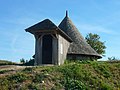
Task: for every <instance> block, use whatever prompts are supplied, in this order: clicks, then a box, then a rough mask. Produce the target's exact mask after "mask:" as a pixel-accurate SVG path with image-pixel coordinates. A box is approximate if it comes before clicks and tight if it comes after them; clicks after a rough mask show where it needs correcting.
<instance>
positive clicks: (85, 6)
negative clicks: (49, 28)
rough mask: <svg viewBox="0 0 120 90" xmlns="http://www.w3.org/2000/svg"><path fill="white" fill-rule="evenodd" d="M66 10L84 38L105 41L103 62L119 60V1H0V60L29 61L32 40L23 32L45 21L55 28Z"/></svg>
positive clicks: (32, 48)
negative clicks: (94, 35)
mask: <svg viewBox="0 0 120 90" xmlns="http://www.w3.org/2000/svg"><path fill="white" fill-rule="evenodd" d="M65 10H68V12H69V17H70V18H71V20H72V21H73V23H74V24H75V25H76V27H77V28H78V29H79V31H80V32H81V34H82V35H83V36H84V37H85V36H86V35H87V34H88V33H90V32H91V33H96V34H98V35H100V37H101V40H102V41H105V42H106V43H105V45H106V47H107V49H106V57H104V58H103V60H104V59H107V58H108V57H111V56H115V57H116V58H120V55H119V53H120V40H119V36H120V0H0V59H5V60H11V61H14V62H19V60H20V59H21V58H25V59H30V58H31V56H32V55H33V54H34V37H33V35H32V34H29V33H27V32H25V30H24V29H26V28H27V27H29V26H31V25H33V24H35V23H38V22H40V21H42V20H44V19H46V18H49V19H50V20H52V21H53V22H54V23H55V24H56V25H58V24H59V23H60V22H61V20H62V19H63V18H64V16H65Z"/></svg>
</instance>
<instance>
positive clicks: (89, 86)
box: [0, 62, 120, 90]
mask: <svg viewBox="0 0 120 90" xmlns="http://www.w3.org/2000/svg"><path fill="white" fill-rule="evenodd" d="M6 73H8V74H6ZM119 89H120V63H109V62H75V63H68V62H67V63H66V64H64V65H61V66H37V67H26V68H24V69H21V70H17V71H16V73H12V74H9V72H8V71H4V72H3V73H2V74H1V76H0V90H119Z"/></svg>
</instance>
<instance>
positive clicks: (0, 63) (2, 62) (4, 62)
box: [0, 60, 16, 66]
mask: <svg viewBox="0 0 120 90" xmlns="http://www.w3.org/2000/svg"><path fill="white" fill-rule="evenodd" d="M15 64H16V63H14V62H11V61H7V60H0V66H1V65H15Z"/></svg>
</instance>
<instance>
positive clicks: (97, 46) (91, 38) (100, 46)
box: [85, 33, 106, 56]
mask: <svg viewBox="0 0 120 90" xmlns="http://www.w3.org/2000/svg"><path fill="white" fill-rule="evenodd" d="M85 39H86V41H87V43H88V44H89V45H90V46H91V47H92V48H93V49H94V50H95V51H96V52H97V53H98V54H101V55H103V56H104V54H105V49H106V46H105V42H102V41H100V36H99V35H97V34H92V33H89V34H88V35H87V36H86V37H85Z"/></svg>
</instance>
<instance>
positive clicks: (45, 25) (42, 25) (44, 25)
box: [25, 19, 58, 32]
mask: <svg viewBox="0 0 120 90" xmlns="http://www.w3.org/2000/svg"><path fill="white" fill-rule="evenodd" d="M56 28H58V27H57V26H56V25H55V24H54V23H53V22H52V21H51V20H49V19H45V20H43V21H41V22H39V23H37V24H35V25H33V26H31V27H29V28H27V29H25V31H26V32H34V31H39V30H51V29H56Z"/></svg>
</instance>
